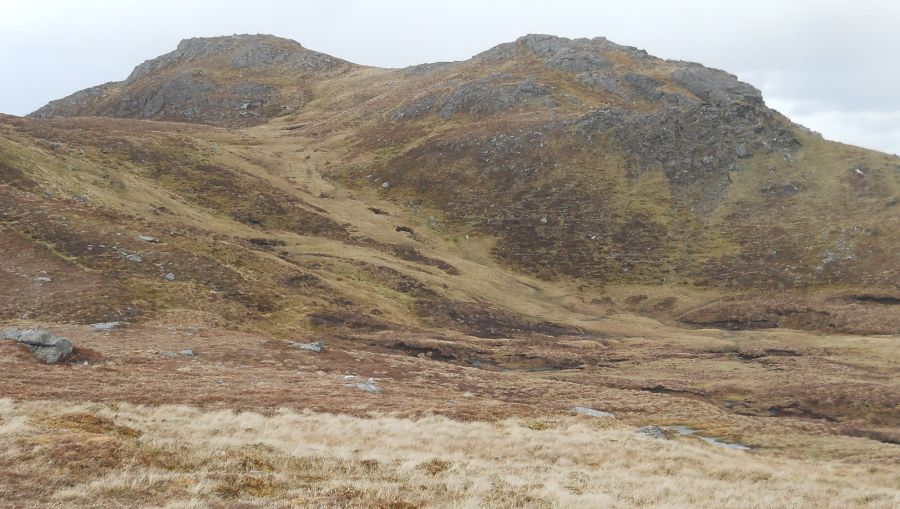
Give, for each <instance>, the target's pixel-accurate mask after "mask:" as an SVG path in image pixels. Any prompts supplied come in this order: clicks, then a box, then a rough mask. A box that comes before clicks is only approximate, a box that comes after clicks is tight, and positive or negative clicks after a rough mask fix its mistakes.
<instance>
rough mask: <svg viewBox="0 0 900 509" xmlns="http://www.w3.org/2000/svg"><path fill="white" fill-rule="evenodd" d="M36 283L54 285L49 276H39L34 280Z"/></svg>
mask: <svg viewBox="0 0 900 509" xmlns="http://www.w3.org/2000/svg"><path fill="white" fill-rule="evenodd" d="M34 280H35V281H40V282H41V283H52V282H53V279H51V278H49V277H47V276H37V277H35V278H34Z"/></svg>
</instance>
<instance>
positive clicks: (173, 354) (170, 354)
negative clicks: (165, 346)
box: [162, 348, 197, 357]
mask: <svg viewBox="0 0 900 509" xmlns="http://www.w3.org/2000/svg"><path fill="white" fill-rule="evenodd" d="M162 356H163V357H178V356H182V357H196V356H197V354H196V353H195V352H194V350H193V349H191V348H186V349H184V350H179V351H177V352H163V353H162Z"/></svg>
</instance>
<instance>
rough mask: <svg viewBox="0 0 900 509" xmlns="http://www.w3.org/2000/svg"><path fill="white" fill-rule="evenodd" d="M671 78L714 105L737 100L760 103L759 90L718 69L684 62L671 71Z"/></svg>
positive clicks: (760, 94) (722, 104)
mask: <svg viewBox="0 0 900 509" xmlns="http://www.w3.org/2000/svg"><path fill="white" fill-rule="evenodd" d="M672 79H673V80H675V82H677V83H678V84H679V85H681V86H683V87H684V88H686V89H688V90H690V91H691V92H692V93H693V94H694V95H696V96H697V97H699V98H700V99H703V100H704V101H707V102H709V103H711V104H714V105H716V106H724V105H726V104H728V103H732V102H737V101H744V102H748V103H752V104H762V93H761V92H760V91H759V90H757V89H756V88H754V87H753V86H752V85H748V84H747V83H743V82H741V81H738V79H737V77H736V76H734V75H732V74H729V73H727V72H725V71H721V70H719V69H711V68H709V67H704V66H702V65H700V64H694V63H684V64H682V66H681V67H680V68H678V69H676V70H675V71H674V72H673V73H672Z"/></svg>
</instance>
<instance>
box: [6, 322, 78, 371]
mask: <svg viewBox="0 0 900 509" xmlns="http://www.w3.org/2000/svg"><path fill="white" fill-rule="evenodd" d="M0 338H3V339H11V340H13V341H16V342H18V343H21V344H23V345H25V346H27V347H28V348H29V349H30V350H31V353H33V354H34V356H35V357H37V358H38V359H41V360H42V361H44V362H46V363H47V364H56V363H58V362H61V361H64V360H66V359H68V358H69V357H71V355H72V351H73V348H72V343H71V342H70V341H69V340H68V339H66V338H64V337H60V336H56V335H54V334H52V333H51V332H49V331H45V330H40V329H16V328H12V329H6V330H3V331H0Z"/></svg>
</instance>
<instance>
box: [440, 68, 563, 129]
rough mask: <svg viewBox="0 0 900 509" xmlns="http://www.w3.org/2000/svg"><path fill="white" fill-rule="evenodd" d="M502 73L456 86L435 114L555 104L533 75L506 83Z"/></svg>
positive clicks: (489, 112)
mask: <svg viewBox="0 0 900 509" xmlns="http://www.w3.org/2000/svg"><path fill="white" fill-rule="evenodd" d="M510 79H511V77H510V76H508V75H506V74H492V75H490V76H486V77H483V78H478V79H475V80H472V81H467V82H465V83H462V84H460V85H458V86H456V87H455V88H454V89H453V92H452V93H451V94H450V96H449V97H448V98H447V99H446V101H444V103H443V106H442V107H441V109H440V111H439V112H438V115H439V116H440V117H441V118H444V119H448V118H450V117H452V116H453V115H456V114H457V113H468V114H469V115H473V116H484V115H492V114H494V113H497V112H500V111H504V110H508V109H511V108H514V107H517V106H522V105H526V104H532V105H536V106H541V107H547V108H549V107H553V106H556V102H555V101H554V100H553V98H552V97H550V95H549V94H550V91H549V89H548V88H547V87H545V86H543V85H541V84H540V83H538V82H537V81H536V80H535V79H534V78H533V77H528V78H526V79H525V80H523V81H520V82H517V83H516V82H512V83H510Z"/></svg>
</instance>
